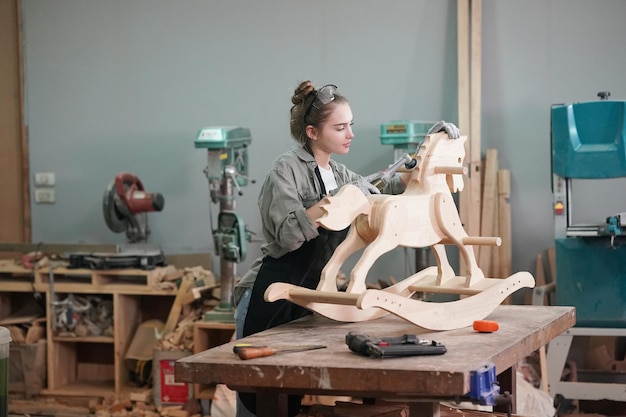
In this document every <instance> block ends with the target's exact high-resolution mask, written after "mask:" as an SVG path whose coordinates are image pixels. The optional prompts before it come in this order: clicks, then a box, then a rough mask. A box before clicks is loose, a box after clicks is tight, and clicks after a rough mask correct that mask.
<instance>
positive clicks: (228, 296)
mask: <svg viewBox="0 0 626 417" xmlns="http://www.w3.org/2000/svg"><path fill="white" fill-rule="evenodd" d="M250 142H251V136H250V130H249V129H247V128H243V127H233V126H215V127H205V128H202V129H200V131H199V132H198V136H197V138H196V140H195V142H194V144H195V147H196V148H200V149H206V150H207V158H208V160H207V166H206V168H205V169H204V174H205V175H206V177H207V179H208V181H209V195H210V198H211V203H213V204H216V203H218V202H219V205H220V211H219V214H218V216H217V228H213V216H212V214H211V213H210V207H211V206H209V216H210V218H211V231H212V233H213V246H214V250H215V255H217V256H219V257H220V276H219V280H220V303H219V305H218V306H217V307H216V308H214V309H213V310H212V311H209V312H207V313H206V314H205V317H204V320H205V321H218V322H229V323H234V321H235V320H234V317H233V314H234V306H233V287H234V281H235V274H236V270H237V263H239V262H242V261H244V260H245V258H246V241H249V240H250V234H249V232H248V231H247V230H246V228H245V224H244V222H243V220H242V219H241V217H239V216H238V215H237V213H236V212H235V193H234V191H235V190H237V194H238V195H243V192H242V191H241V187H243V186H245V185H247V184H248V182H251V183H254V182H255V181H254V180H253V179H251V178H250V177H248V153H247V148H248V145H250Z"/></svg>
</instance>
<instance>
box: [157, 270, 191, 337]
mask: <svg viewBox="0 0 626 417" xmlns="http://www.w3.org/2000/svg"><path fill="white" fill-rule="evenodd" d="M191 284H192V282H191V280H189V279H183V280H182V281H181V283H180V287H178V292H177V293H176V298H175V299H174V304H172V309H171V310H170V314H169V315H168V316H167V321H166V322H165V327H164V328H163V334H164V335H166V334H167V333H169V332H170V331H173V330H174V329H175V328H176V324H177V323H178V320H179V319H180V313H181V311H182V309H183V300H184V299H185V294H187V291H188V290H189V287H190V286H191Z"/></svg>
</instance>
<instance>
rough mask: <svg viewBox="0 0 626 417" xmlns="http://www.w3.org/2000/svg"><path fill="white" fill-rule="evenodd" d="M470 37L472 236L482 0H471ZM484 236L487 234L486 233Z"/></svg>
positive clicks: (474, 228)
mask: <svg viewBox="0 0 626 417" xmlns="http://www.w3.org/2000/svg"><path fill="white" fill-rule="evenodd" d="M470 14H471V23H470V25H471V26H470V30H471V39H470V76H471V81H470V141H471V146H470V170H469V173H470V174H469V175H470V186H471V188H472V194H471V201H470V207H471V208H470V227H469V229H468V234H469V235H478V234H479V233H478V231H479V230H480V217H481V209H480V207H481V197H482V192H481V184H482V172H481V113H482V112H481V106H482V96H481V94H482V93H481V89H482V83H481V80H482V64H481V60H482V0H471V5H470ZM483 236H484V235H483Z"/></svg>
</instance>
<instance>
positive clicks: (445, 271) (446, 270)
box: [432, 244, 455, 285]
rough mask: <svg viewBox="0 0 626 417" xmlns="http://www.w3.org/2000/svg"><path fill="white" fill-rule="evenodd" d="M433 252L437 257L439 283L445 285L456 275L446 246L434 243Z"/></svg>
mask: <svg viewBox="0 0 626 417" xmlns="http://www.w3.org/2000/svg"><path fill="white" fill-rule="evenodd" d="M432 248H433V252H434V253H435V258H437V285H443V284H445V283H446V281H448V280H450V279H451V278H453V277H454V275H455V274H454V269H452V267H451V266H450V262H449V261H448V255H447V254H446V247H445V246H444V245H441V244H437V245H433V246H432Z"/></svg>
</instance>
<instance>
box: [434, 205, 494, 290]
mask: <svg viewBox="0 0 626 417" xmlns="http://www.w3.org/2000/svg"><path fill="white" fill-rule="evenodd" d="M435 215H436V217H437V222H438V224H439V227H440V228H441V230H442V231H443V232H444V234H445V236H446V237H447V238H448V239H450V240H451V241H452V242H453V243H454V244H455V245H456V246H457V247H458V248H459V252H460V253H461V256H462V257H463V260H464V261H465V267H466V270H467V277H466V280H465V286H466V287H471V286H472V285H474V284H475V283H477V282H478V281H480V280H481V279H483V278H485V275H484V274H483V271H482V270H481V269H480V268H479V267H478V263H477V262H476V256H475V255H474V248H473V247H472V245H465V244H464V243H463V238H464V237H467V232H465V229H463V225H462V224H461V219H460V218H459V212H458V211H457V208H456V204H454V200H453V199H452V195H446V194H445V193H439V194H437V195H436V196H435Z"/></svg>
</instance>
